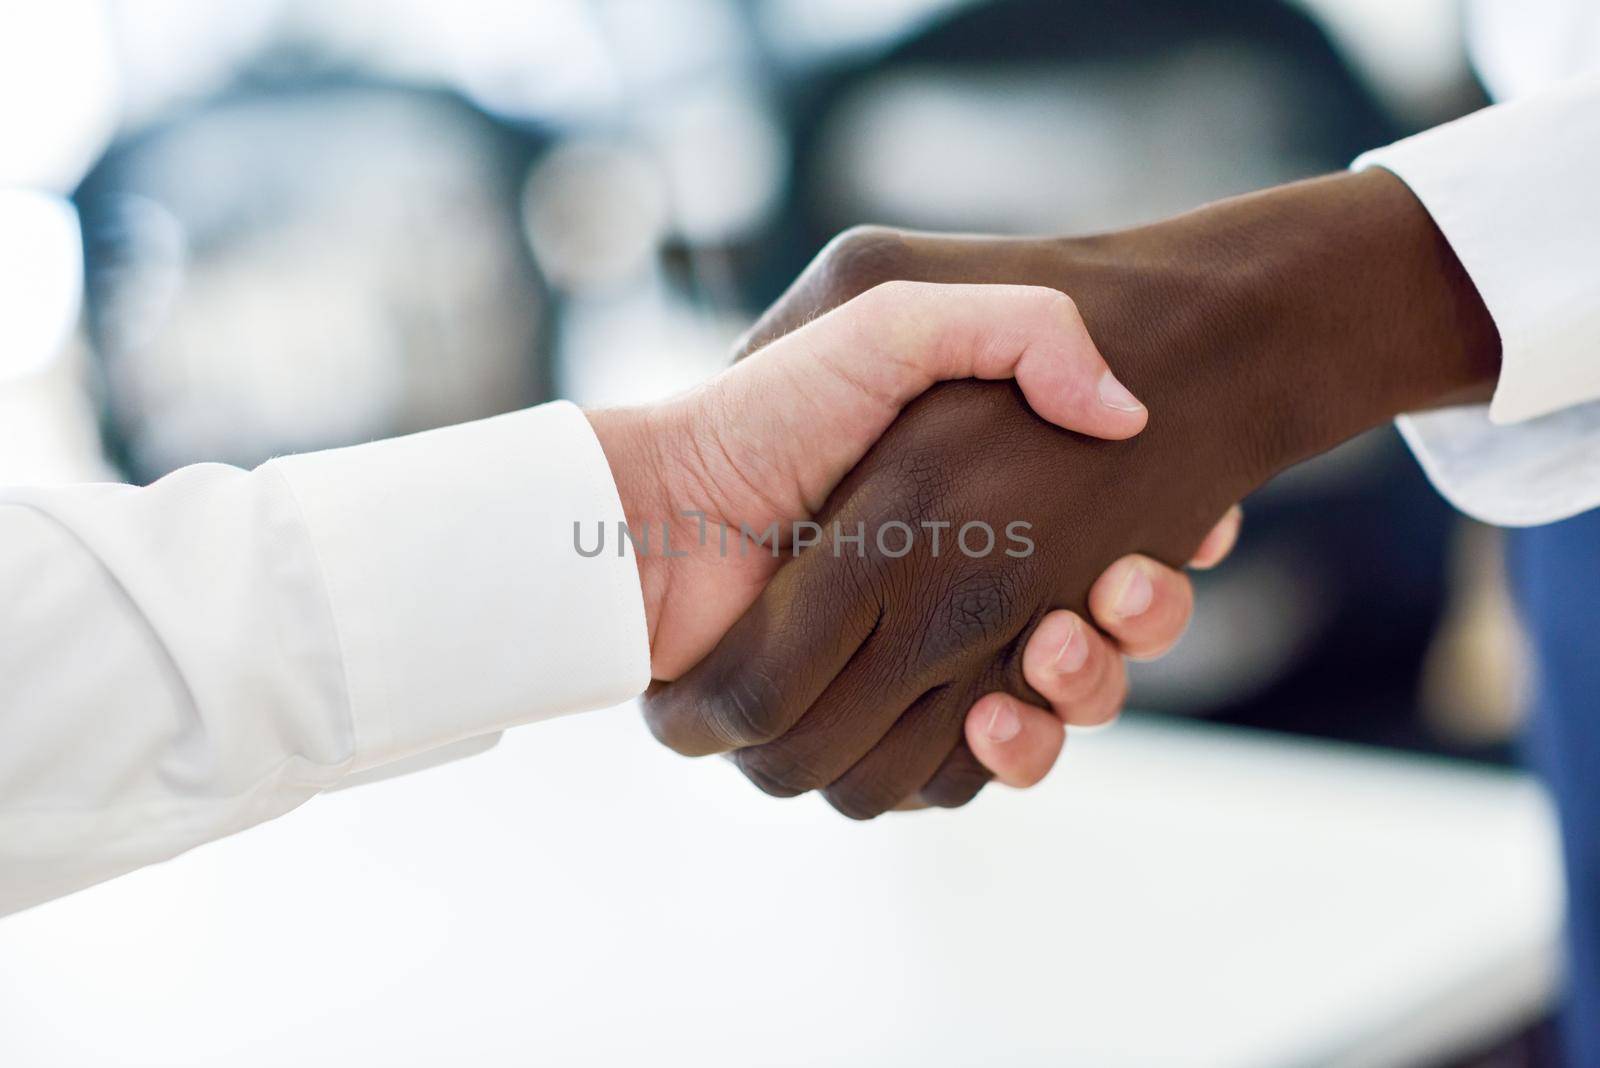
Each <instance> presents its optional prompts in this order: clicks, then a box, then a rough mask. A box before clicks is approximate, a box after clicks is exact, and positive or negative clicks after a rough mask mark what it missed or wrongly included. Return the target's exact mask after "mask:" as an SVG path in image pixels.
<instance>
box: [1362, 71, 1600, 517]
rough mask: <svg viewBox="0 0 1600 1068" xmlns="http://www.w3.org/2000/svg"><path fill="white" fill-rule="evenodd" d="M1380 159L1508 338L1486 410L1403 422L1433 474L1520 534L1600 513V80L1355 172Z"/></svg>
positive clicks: (1405, 147) (1518, 105)
mask: <svg viewBox="0 0 1600 1068" xmlns="http://www.w3.org/2000/svg"><path fill="white" fill-rule="evenodd" d="M1369 166H1379V167H1383V168H1385V169H1386V170H1389V171H1392V172H1393V173H1394V174H1396V175H1398V176H1399V177H1400V178H1401V180H1403V181H1404V182H1405V183H1406V184H1407V185H1408V186H1409V187H1410V188H1411V190H1412V192H1414V193H1415V194H1416V195H1417V198H1418V199H1419V200H1421V201H1422V203H1423V205H1424V206H1425V207H1426V208H1427V209H1428V212H1429V214H1431V215H1432V216H1433V219H1434V222H1436V223H1437V224H1438V226H1439V229H1440V230H1441V231H1442V232H1443V233H1444V235H1445V237H1446V238H1447V239H1448V240H1449V242H1450V245H1451V247H1452V248H1453V249H1454V250H1455V252H1456V255H1457V256H1458V257H1460V259H1461V263H1462V265H1463V266H1464V267H1465V268H1466V270H1467V273H1468V274H1469V275H1470V276H1471V277H1472V280H1473V282H1474V284H1475V285H1476V286H1477V288H1478V292H1479V293H1480V294H1481V295H1482V297H1483V300H1484V304H1485V306H1486V307H1487V308H1488V310H1489V314H1490V315H1492V316H1493V317H1494V322H1495V325H1496V327H1497V328H1498V329H1499V332H1500V341H1501V348H1502V357H1501V359H1502V365H1501V371H1500V380H1499V383H1498V384H1497V386H1496V389H1495V394H1494V399H1493V402H1492V403H1491V404H1489V405H1488V406H1487V408H1486V409H1485V408H1482V407H1479V408H1464V409H1456V410H1451V411H1442V412H1430V413H1423V414H1417V415H1411V416H1407V417H1404V418H1402V419H1401V420H1400V429H1401V432H1402V433H1403V434H1404V435H1405V437H1406V440H1407V441H1408V442H1409V443H1410V444H1411V447H1412V449H1413V450H1414V451H1415V452H1416V453H1417V456H1418V458H1419V459H1420V460H1421V461H1422V465H1423V468H1424V469H1425V470H1426V471H1427V473H1428V476H1429V477H1430V478H1431V479H1432V480H1433V482H1434V484H1435V485H1436V486H1437V487H1438V488H1439V490H1440V491H1441V492H1442V493H1443V494H1444V495H1445V496H1446V497H1447V498H1449V499H1450V500H1451V502H1452V503H1454V504H1455V505H1456V506H1457V507H1459V508H1461V509H1462V510H1463V511H1465V512H1467V513H1469V514H1471V515H1474V516H1476V517H1478V518H1480V519H1483V520H1484V521H1486V522H1490V523H1498V524H1502V525H1507V526H1525V525H1530V524H1535V523H1545V522H1550V521H1553V520H1556V519H1563V518H1566V517H1567V516H1570V515H1574V514H1576V513H1578V512H1582V511H1587V510H1588V509H1590V508H1593V507H1595V506H1596V505H1600V403H1597V401H1600V254H1597V252H1596V250H1597V249H1600V77H1589V78H1584V79H1580V80H1577V81H1573V82H1569V83H1567V84H1565V85H1563V86H1560V87H1558V88H1555V89H1552V90H1548V91H1546V92H1543V93H1539V94H1536V95H1534V96H1530V97H1528V98H1526V99H1524V100H1519V101H1516V102H1514V103H1509V104H1500V105H1496V106H1495V107H1490V108H1485V109H1483V110H1482V111H1479V112H1476V113H1474V114H1472V115H1468V116H1467V117H1465V118H1463V119H1458V120H1457V121H1455V122H1452V123H1447V124H1445V125H1444V126H1440V127H1438V128H1436V129H1433V130H1429V131H1426V132H1425V133H1421V134H1418V135H1417V136H1415V137H1411V138H1407V139H1406V140H1404V141H1399V142H1397V143H1395V144H1393V145H1389V146H1388V147H1386V148H1380V149H1377V150H1376V151H1373V152H1368V153H1366V154H1365V155H1363V156H1361V157H1360V158H1359V159H1357V160H1356V161H1355V164H1354V167H1356V168H1357V169H1361V168H1364V167H1369ZM1552 413H1555V414H1552Z"/></svg>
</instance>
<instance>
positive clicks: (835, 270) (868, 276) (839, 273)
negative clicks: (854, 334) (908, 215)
mask: <svg viewBox="0 0 1600 1068" xmlns="http://www.w3.org/2000/svg"><path fill="white" fill-rule="evenodd" d="M910 251H911V248H910V245H909V244H907V242H906V239H905V236H904V235H903V234H902V233H901V232H900V231H898V230H895V229H893V228H891V227H887V226H852V227H851V228H850V229H848V230H845V231H844V232H842V233H840V234H839V235H838V236H837V237H835V238H834V239H833V240H832V241H830V242H828V244H827V246H826V247H825V248H824V249H823V250H822V252H821V253H820V254H819V256H818V257H817V259H818V262H819V264H820V266H821V271H822V274H823V277H824V280H825V282H826V285H827V288H828V289H829V290H830V291H831V292H832V293H833V294H835V295H836V296H838V297H839V298H840V299H841V300H849V299H850V298H851V297H854V296H858V295H859V294H861V293H865V292H866V291H867V290H869V289H871V288H873V287H874V286H876V285H878V284H879V283H881V282H888V281H891V280H893V279H896V278H899V277H900V276H901V275H902V274H903V273H904V271H905V269H906V267H907V266H908V265H909V262H910Z"/></svg>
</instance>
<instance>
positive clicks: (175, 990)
mask: <svg viewBox="0 0 1600 1068" xmlns="http://www.w3.org/2000/svg"><path fill="white" fill-rule="evenodd" d="M1560 909H1561V900H1560V886H1559V875H1558V859H1557V848H1556V843H1555V839H1554V833H1553V829H1552V825H1551V819H1550V815H1549V811H1548V807H1547V804H1546V802H1545V800H1544V798H1543V796H1542V794H1541V793H1540V792H1539V791H1538V790H1537V789H1535V788H1534V787H1533V786H1531V785H1530V784H1529V783H1528V782H1526V781H1525V780H1523V779H1521V778H1519V777H1516V776H1512V775H1506V774H1501V773H1496V772H1490V771H1483V770H1474V769H1465V768H1457V767H1454V766H1450V765H1446V764H1441V763H1438V762H1429V761H1417V760H1411V759H1404V758H1397V757H1391V756H1383V755H1377V754H1373V753H1370V752H1366V751H1362V750H1352V749H1345V748H1339V747H1330V746H1322V745H1317V744H1311V743H1304V742H1295V741H1286V740H1282V739H1275V738H1269V737H1265V736H1261V735H1255V734H1248V733H1242V732H1237V731H1231V730H1224V729H1219V728H1216V727H1210V726H1187V725H1174V724H1166V723H1161V722H1159V721H1139V720H1137V719H1134V718H1129V719H1128V720H1125V721H1124V722H1123V723H1121V724H1119V725H1118V726H1116V727H1115V728H1113V729H1111V730H1109V731H1104V732H1099V733H1096V734H1093V735H1088V734H1083V735H1075V736H1074V737H1073V739H1072V741H1071V743H1070V744H1069V752H1068V755H1067V756H1066V757H1065V759H1064V761H1063V764H1062V766H1061V767H1060V768H1058V769H1057V772H1056V774H1055V775H1054V776H1053V777H1052V778H1051V779H1050V780H1049V782H1047V783H1046V784H1045V785H1044V786H1042V787H1040V788H1039V789H1037V790H1035V791H1033V792H1032V793H1030V794H1017V793H1010V792H1007V791H1002V790H991V791H990V792H989V793H987V794H986V795H985V796H984V797H983V798H982V799H980V801H979V802H978V803H976V804H975V805H974V806H972V807H970V808H969V809H966V810H963V811H959V812H954V813H946V812H938V813H919V814H911V815H902V816H896V817H891V818H887V819H883V820H879V821H877V822H875V823H871V824H855V823H851V822H848V821H846V820H844V819H842V818H840V817H838V816H836V815H834V814H833V812H832V811H831V810H829V809H828V808H827V807H826V806H825V805H824V804H823V803H822V802H821V801H820V800H818V799H816V798H803V799H799V800H795V801H781V802H780V801H775V800H772V799H770V798H767V797H765V796H764V795H761V794H759V793H758V792H756V791H755V790H754V788H752V787H750V786H749V785H747V784H746V783H745V782H744V781H743V779H741V778H740V777H739V776H738V775H737V773H736V772H734V770H733V769H732V768H731V767H728V766H727V765H725V764H723V763H721V762H718V761H714V760H712V761H698V762H696V761H686V760H683V759H681V758H678V757H676V756H674V755H672V754H671V753H668V752H666V751H665V750H661V749H659V748H657V747H656V746H655V744H654V743H653V742H652V741H650V739H649V738H648V735H647V733H646V732H645V731H643V730H642V728H641V727H640V724H639V723H638V720H637V718H636V714H635V713H634V712H633V710H631V709H627V708H623V709H614V710H611V711H609V712H605V713H598V714H593V715H588V716H580V717H574V718H572V719H569V720H563V721H558V722H554V723H548V724H541V725H538V726H535V727H530V728H523V729H521V730H518V731H515V732H512V734H511V735H509V736H508V737H507V739H506V740H505V741H504V742H503V743H502V745H501V746H500V748H499V749H497V750H495V751H493V752H491V753H488V754H485V755H483V756H479V757H476V758H473V759H471V760H467V761H463V762H460V763H457V764H453V765H449V766H446V767H442V768H438V769H435V770H432V771H428V772H424V773H421V774H418V775H415V776H411V777H409V778H406V779H400V780H395V781H392V782H387V783H379V784H375V785H371V786H366V787H362V788H359V789H354V790H350V791H346V792H342V793H338V794H333V795H329V796H327V797H324V798H319V799H318V800H316V801H314V802H312V803H311V804H310V805H308V806H306V807H305V808H302V809H301V810H299V811H298V812H295V813H293V814H291V815H289V816H288V817H286V818H284V819H282V820H279V821H277V822H276V823H274V824H271V825H269V826H266V827H262V828H258V829H256V830H253V831H250V832H247V833H245V834H244V835H241V836H238V837H236V838H234V839H231V840H229V841H225V842H221V843H217V844H214V845H211V846H208V847H205V848H203V849H200V850H197V851H195V852H193V853H191V854H189V855H187V856H185V857H181V858H179V859H178V860H176V861H173V862H171V863H168V864H164V865H160V866H157V867H155V868H151V869H147V870H145V871H142V872H138V873H135V874H134V875H131V876H128V877H126V878H124V879H121V880H118V881H115V882H112V883H109V884H106V885H104V886H101V887H97V888H95V889H92V890H89V891H85V892H83V893H81V894H78V895H75V896H73V897H70V898H68V899H65V900H63V901H60V902H56V903H53V904H50V905H46V906H43V907H41V908H38V909H34V910H31V911H29V912H25V913H22V914H20V915H17V916H14V917H11V918H10V919H8V920H0V1065H6V1066H8V1068H10V1066H15V1068H24V1066H26V1068H34V1066H39V1068H48V1066H55V1065H61V1066H71V1068H86V1066H96V1065H162V1066H168V1068H179V1066H186V1065H212V1064H226V1065H230V1066H253V1065H262V1066H269V1065H270V1066H273V1068H278V1066H281V1065H296V1066H308V1065H309V1066H316V1065H354V1064H359V1065H368V1064H383V1065H423V1064H440V1063H449V1064H455V1065H474V1066H476V1065H489V1066H499V1065H532V1064H547V1065H576V1064H597V1065H598V1064H606V1065H609V1064H625V1065H641V1064H651V1065H657V1064H684V1065H729V1066H735V1065H736V1066H740V1068H744V1066H747V1065H752V1064H762V1065H787V1064H793V1065H818V1064H824V1065H825V1064H860V1065H874V1066H876V1065H900V1064H904V1065H917V1066H923V1068H925V1066H928V1065H970V1064H979V1063H981V1064H984V1065H986V1066H989V1065H1034V1064H1070V1065H1076V1066H1092V1068H1116V1066H1122V1065H1128V1066H1133V1065H1137V1066H1140V1068H1145V1066H1149V1065H1163V1066H1165V1065H1206V1066H1257V1065H1259V1066H1273V1068H1277V1066H1285V1065H1309V1064H1374V1065H1378V1064H1407V1063H1411V1062H1412V1060H1413V1059H1414V1058H1415V1056H1417V1051H1419V1050H1440V1049H1444V1048H1447V1047H1449V1046H1450V1045H1451V1044H1459V1043H1461V1042H1469V1041H1472V1040H1473V1039H1475V1038H1478V1037H1481V1036H1483V1035H1487V1034H1493V1033H1495V1032H1497V1031H1501V1030H1504V1029H1505V1028H1507V1027H1510V1026H1512V1025H1514V1024H1515V1023H1516V1022H1517V1021H1518V1020H1521V1019H1525V1018H1527V1017H1528V1016H1529V1015H1530V1014H1532V1013H1534V1012H1536V1011H1537V1009H1538V1007H1539V1006H1540V1005H1542V1004H1544V1003H1545V1002H1546V1001H1547V999H1548V998H1549V996H1550V992H1551V990H1552V988H1553V985H1554V982H1555V959H1556V956H1555V946H1556V936H1557V929H1558V924H1559V916H1560Z"/></svg>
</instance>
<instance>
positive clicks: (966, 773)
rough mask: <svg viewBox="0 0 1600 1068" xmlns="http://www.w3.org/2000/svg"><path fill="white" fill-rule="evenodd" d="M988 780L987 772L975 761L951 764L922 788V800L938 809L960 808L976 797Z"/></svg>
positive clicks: (988, 774) (989, 776)
mask: <svg viewBox="0 0 1600 1068" xmlns="http://www.w3.org/2000/svg"><path fill="white" fill-rule="evenodd" d="M990 778H991V775H990V772H989V770H988V769H987V768H985V767H983V765H981V764H979V763H978V762H977V761H975V760H970V761H961V762H959V763H952V764H950V765H947V766H946V767H944V768H942V769H940V771H939V774H937V775H935V776H934V777H933V779H932V780H931V781H930V782H929V783H928V785H927V786H924V787H923V788H922V799H923V800H924V801H926V802H927V803H928V804H930V805H934V806H936V807H938V808H960V807H961V806H962V805H965V804H967V803H968V802H970V801H971V800H972V799H973V798H975V797H977V796H978V793H979V791H981V790H982V789H983V788H984V787H985V786H986V785H988V782H989V779H990Z"/></svg>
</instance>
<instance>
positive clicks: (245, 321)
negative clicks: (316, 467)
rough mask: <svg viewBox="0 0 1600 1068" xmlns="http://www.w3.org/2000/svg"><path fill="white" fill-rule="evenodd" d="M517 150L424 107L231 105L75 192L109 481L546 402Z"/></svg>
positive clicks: (442, 103)
mask: <svg viewBox="0 0 1600 1068" xmlns="http://www.w3.org/2000/svg"><path fill="white" fill-rule="evenodd" d="M534 147H535V143H534V141H533V140H532V139H531V138H530V137H529V136H528V135H526V134H524V133H522V132H520V131H517V130H514V129H512V128H510V127H508V126H505V125H502V124H500V123H497V122H495V121H493V120H491V119H489V118H487V117H485V116H484V115H482V114H481V113H479V112H478V111H476V110H475V109H473V108H471V107H470V106H468V105H466V104H465V103H463V102H461V101H460V100H459V99H457V98H455V97H452V96H449V95H447V94H444V93H438V92H432V91H422V90H415V89H408V88H401V87H395V86H388V85H376V84H358V83H354V82H349V81H326V80H323V81H311V82H291V83H290V84H287V85H282V86H270V85H269V86H264V87H246V88H241V89H238V90H235V91H233V92H231V93H229V94H227V95H225V96H223V97H221V98H219V99H215V100H212V101H209V102H207V103H205V104H204V105H203V106H200V107H198V108H197V109H195V110H194V111H192V112H189V113H184V114H181V115H178V116H176V117H175V118H173V119H171V120H170V121H168V122H166V123H165V124H164V125H161V126H159V127H157V128H155V129H153V130H150V131H148V132H145V133H142V134H139V135H137V136H135V137H134V138H132V139H131V140H129V141H126V142H124V143H122V144H119V145H117V146H115V147H114V148H113V149H112V151H111V152H109V153H108V154H107V156H106V157H105V159H104V160H102V161H101V162H100V164H99V165H98V166H96V168H95V169H94V170H93V172H91V174H90V175H89V177H88V178H87V179H85V181H84V182H83V184H82V185H81V186H80V188H79V190H78V192H77V194H76V201H77V204H78V207H79V211H80V213H81V214H82V218H83V229H84V243H85V270H86V275H87V295H88V309H89V323H90V329H91V336H92V340H93V342H94V345H95V348H96V350H97V351H98V352H99V354H100V356H101V357H102V359H103V361H104V387H105V389H104V393H105V396H104V404H105V419H106V424H107V436H108V439H109V441H110V443H111V445H112V448H113V450H114V452H115V454H116V455H117V457H118V459H119V460H120V461H121V462H122V463H123V464H124V465H125V466H126V468H127V471H128V473H129V475H130V476H131V477H132V478H134V479H135V480H138V481H145V480H149V479H151V478H155V477H158V476H159V475H161V474H164V473H165V472H167V471H170V470H172V469H173V468H175V467H179V466H181V465H183V464H187V463H193V462H197V461H206V460H220V461H226V462H230V463H236V464H241V465H245V466H250V465H253V464H256V463H258V462H260V461H262V460H264V459H266V458H268V457H270V456H273V455H276V454H279V453H284V452H290V451H298V450H305V449H314V448H323V447H329V446H335V445H341V444H347V443H351V442H356V441H364V440H370V439H372V438H377V437H382V436H386V435H391V434H395V433H403V432H408V431H413V430H420V429H425V428H428V427H433V426H439V425H444V424H448V423H453V422H459V421H461V420H465V419H471V418H476V417H480V416H485V415H490V414H494V413H497V412H502V411H507V410H510V409H514V408H518V407H521V406H524V405H527V404H530V403H534V402H537V401H539V400H542V399H545V398H546V397H547V396H548V393H549V389H548V371H547V360H546V358H545V356H544V349H545V344H544V335H545V332H546V329H547V328H546V322H547V318H548V315H547V309H548V301H547V300H546V298H545V296H544V287H543V285H542V283H541V281H540V278H539V276H538V272H537V270H536V269H535V266H534V264H533V262H532V260H531V258H530V256H529V254H528V251H527V249H526V246H525V245H524V243H523V240H522V236H521V227H520V225H519V222H518V210H519V209H518V192H519V186H520V182H521V180H522V176H523V174H524V172H525V171H526V169H527V164H528V161H529V159H530V158H531V155H532V153H533V150H534Z"/></svg>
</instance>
